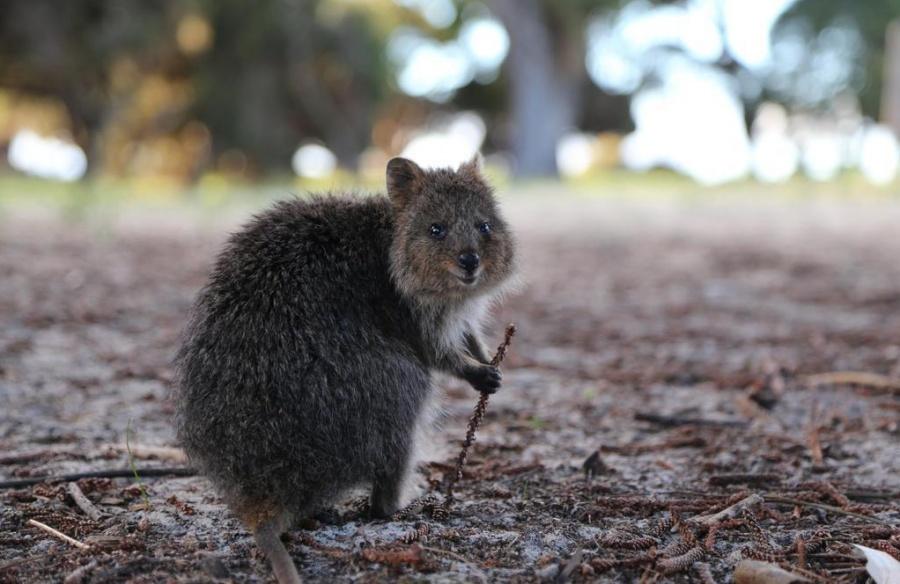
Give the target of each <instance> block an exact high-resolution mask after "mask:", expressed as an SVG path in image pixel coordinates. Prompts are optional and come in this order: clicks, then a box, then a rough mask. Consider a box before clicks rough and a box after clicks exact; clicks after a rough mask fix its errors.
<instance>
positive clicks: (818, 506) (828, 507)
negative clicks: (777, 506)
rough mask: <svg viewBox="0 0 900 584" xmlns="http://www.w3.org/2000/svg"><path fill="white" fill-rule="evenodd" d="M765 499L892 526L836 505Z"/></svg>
mask: <svg viewBox="0 0 900 584" xmlns="http://www.w3.org/2000/svg"><path fill="white" fill-rule="evenodd" d="M763 499H765V500H766V502H767V503H781V504H784V505H798V506H801V507H814V508H816V509H822V510H823V511H828V512H830V513H835V514H837V515H847V516H848V517H856V518H857V519H865V520H866V521H871V522H873V523H881V524H882V525H892V524H891V523H890V522H888V521H885V520H884V519H879V518H878V517H872V516H870V515H863V514H862V513H854V512H853V511H847V510H846V509H841V508H840V507H835V506H834V505H826V504H824V503H813V502H812V501H801V500H800V499H791V498H790V497H782V496H780V495H763Z"/></svg>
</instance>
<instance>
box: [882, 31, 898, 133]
mask: <svg viewBox="0 0 900 584" xmlns="http://www.w3.org/2000/svg"><path fill="white" fill-rule="evenodd" d="M881 121H882V122H883V123H885V124H886V125H888V126H890V128H891V129H892V130H893V131H894V134H896V135H897V136H900V20H893V21H891V22H890V23H889V24H888V26H887V31H886V32H885V48H884V85H882V88H881Z"/></svg>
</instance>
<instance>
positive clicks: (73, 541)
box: [28, 519, 91, 550]
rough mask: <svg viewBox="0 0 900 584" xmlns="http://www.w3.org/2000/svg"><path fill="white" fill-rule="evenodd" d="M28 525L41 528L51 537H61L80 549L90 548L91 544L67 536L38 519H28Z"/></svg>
mask: <svg viewBox="0 0 900 584" xmlns="http://www.w3.org/2000/svg"><path fill="white" fill-rule="evenodd" d="M28 525H32V526H34V527H37V528H38V529H41V530H43V531H45V532H47V533H49V534H50V535H52V536H53V537H55V538H57V539H61V540H63V541H64V542H66V543H68V544H71V545H74V546H75V547H77V548H78V549H82V550H89V549H91V546H89V545H88V544H86V543H82V542H80V541H78V540H77V539H75V538H72V537H69V536H68V535H66V534H65V533H62V532H60V531H57V530H55V529H53V528H52V527H50V526H49V525H47V524H46V523H41V522H40V521H37V520H36V519H29V520H28Z"/></svg>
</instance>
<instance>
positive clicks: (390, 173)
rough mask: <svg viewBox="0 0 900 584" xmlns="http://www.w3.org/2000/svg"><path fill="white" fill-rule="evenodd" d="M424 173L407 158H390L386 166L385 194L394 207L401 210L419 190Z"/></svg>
mask: <svg viewBox="0 0 900 584" xmlns="http://www.w3.org/2000/svg"><path fill="white" fill-rule="evenodd" d="M424 179H425V171H423V170H422V169H421V168H420V167H419V165H418V164H416V163H415V162H413V161H412V160H409V159H407V158H399V157H398V158H391V159H390V161H388V164H387V192H388V196H389V197H390V198H391V201H393V203H394V205H396V206H398V207H400V208H403V207H405V206H406V205H407V204H408V203H409V201H410V200H412V198H413V197H415V196H416V194H417V193H418V192H419V190H421V188H422V183H423V182H424Z"/></svg>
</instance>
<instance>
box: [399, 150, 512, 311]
mask: <svg viewBox="0 0 900 584" xmlns="http://www.w3.org/2000/svg"><path fill="white" fill-rule="evenodd" d="M387 190H388V196H389V197H390V199H391V202H392V204H393V207H394V218H395V233H394V241H393V246H392V249H391V267H392V270H393V277H394V280H395V281H396V283H397V285H398V287H399V288H400V290H401V291H402V292H404V293H405V294H407V295H410V296H416V297H418V298H420V299H424V300H428V299H437V300H439V299H446V298H459V299H462V298H466V297H471V296H477V295H482V294H485V293H489V292H492V291H496V290H497V289H498V288H499V287H500V286H501V285H502V284H503V283H505V282H506V281H507V280H508V279H509V278H510V276H512V275H513V272H514V259H515V258H514V246H515V242H514V240H513V236H512V234H511V233H510V231H509V227H508V226H507V224H506V221H504V220H503V217H502V216H501V215H500V210H499V208H498V206H497V202H496V201H495V199H494V195H493V190H492V189H491V187H490V186H489V185H488V184H487V182H486V181H485V180H484V178H483V177H482V175H481V172H480V169H479V165H478V160H477V158H476V159H473V160H472V161H471V162H467V163H465V164H463V165H462V166H460V167H459V169H458V170H456V171H454V170H451V169H448V168H442V169H435V170H423V169H422V168H420V167H419V166H418V165H417V164H416V163H414V162H412V161H411V160H407V159H405V158H394V159H392V160H391V161H390V162H388V166H387Z"/></svg>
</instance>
